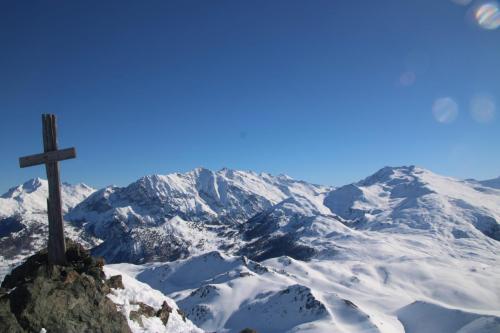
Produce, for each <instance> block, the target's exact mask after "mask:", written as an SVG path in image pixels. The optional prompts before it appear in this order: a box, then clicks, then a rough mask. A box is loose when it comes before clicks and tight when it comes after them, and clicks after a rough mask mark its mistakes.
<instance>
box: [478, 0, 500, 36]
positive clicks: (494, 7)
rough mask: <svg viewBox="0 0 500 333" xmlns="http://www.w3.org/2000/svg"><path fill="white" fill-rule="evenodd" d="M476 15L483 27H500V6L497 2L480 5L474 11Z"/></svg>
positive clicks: (490, 28) (492, 28) (491, 28)
mask: <svg viewBox="0 0 500 333" xmlns="http://www.w3.org/2000/svg"><path fill="white" fill-rule="evenodd" d="M474 17H475V19H476V22H477V24H479V26H480V27H481V28H483V29H487V30H494V29H496V28H498V27H500V7H499V6H498V4H497V3H495V2H489V3H485V4H483V5H481V6H479V7H478V8H477V9H476V11H475V13H474Z"/></svg>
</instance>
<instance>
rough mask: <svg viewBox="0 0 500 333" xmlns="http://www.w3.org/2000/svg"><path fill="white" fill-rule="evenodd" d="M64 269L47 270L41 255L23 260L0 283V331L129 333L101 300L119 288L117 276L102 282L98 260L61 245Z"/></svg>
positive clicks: (106, 301)
mask: <svg viewBox="0 0 500 333" xmlns="http://www.w3.org/2000/svg"><path fill="white" fill-rule="evenodd" d="M66 258H67V260H68V264H67V265H66V266H51V265H48V262H47V252H46V251H41V252H38V253H36V254H34V255H33V256H31V257H29V258H28V259H27V260H26V262H25V263H23V264H22V265H21V266H19V267H17V268H15V269H14V270H13V271H12V272H11V273H10V274H9V275H7V276H6V277H5V279H4V281H3V282H2V285H1V289H0V332H13V333H14V332H40V331H41V330H42V328H44V329H45V330H46V331H47V332H67V333H72V332H75V333H76V332H102V333H106V332H130V328H129V327H128V324H127V320H126V318H125V317H124V316H123V314H121V313H120V312H118V311H117V308H116V306H115V304H114V303H113V302H112V301H111V300H109V299H108V298H107V297H106V295H107V294H108V293H109V292H110V288H120V287H121V288H123V284H122V282H121V276H118V277H111V278H110V279H109V280H108V281H105V275H104V272H103V270H102V266H103V265H104V261H102V260H98V259H95V258H93V257H91V256H90V255H89V253H88V251H86V250H85V249H84V248H83V247H82V246H80V245H78V244H75V243H73V242H71V241H67V250H66Z"/></svg>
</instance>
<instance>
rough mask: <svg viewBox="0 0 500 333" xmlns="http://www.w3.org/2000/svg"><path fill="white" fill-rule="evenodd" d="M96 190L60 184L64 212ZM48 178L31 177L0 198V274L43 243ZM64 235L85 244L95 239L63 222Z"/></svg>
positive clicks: (46, 225) (45, 225)
mask: <svg viewBox="0 0 500 333" xmlns="http://www.w3.org/2000/svg"><path fill="white" fill-rule="evenodd" d="M94 191H95V190H94V189H93V188H91V187H89V186H87V185H85V184H77V185H70V184H66V183H64V184H62V186H61V195H62V203H63V210H64V212H68V211H69V210H70V209H71V208H72V207H74V206H76V205H77V204H78V203H80V202H81V201H83V200H84V199H85V198H87V197H88V196H89V195H90V194H92V193H93V192H94ZM47 197H48V184H47V181H46V180H44V179H40V178H34V179H30V180H28V181H27V182H25V183H24V184H22V185H19V186H16V187H13V188H11V189H9V190H8V191H7V192H6V193H5V194H3V195H2V196H1V197H0V249H1V251H0V276H3V275H4V274H5V271H6V270H7V269H8V268H9V266H11V264H16V263H18V262H19V260H21V259H22V258H24V257H26V256H28V255H30V254H32V253H34V252H36V251H38V250H40V249H41V248H43V247H44V246H46V241H47V237H48V222H47ZM65 232H66V235H67V236H68V237H70V238H73V239H75V240H78V241H79V242H81V243H85V244H86V245H87V246H91V245H94V244H95V241H96V240H92V239H91V238H88V237H85V235H82V233H81V231H80V230H79V228H74V227H73V226H72V225H69V224H68V225H66V228H65Z"/></svg>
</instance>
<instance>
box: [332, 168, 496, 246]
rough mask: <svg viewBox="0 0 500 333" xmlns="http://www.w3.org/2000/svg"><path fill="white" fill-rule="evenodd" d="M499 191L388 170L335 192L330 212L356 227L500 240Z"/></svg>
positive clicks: (423, 172)
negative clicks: (484, 237) (482, 236)
mask: <svg viewBox="0 0 500 333" xmlns="http://www.w3.org/2000/svg"><path fill="white" fill-rule="evenodd" d="M499 196H500V191H497V190H493V189H490V188H484V187H481V186H479V185H474V184H471V183H469V182H467V181H460V180H457V179H453V178H449V177H444V176H440V175H436V174H434V173H432V172H430V171H428V170H425V169H421V168H417V167H413V166H411V167H401V168H384V169H381V170H380V171H378V172H377V173H375V174H374V175H372V176H370V177H368V178H366V179H364V180H362V181H360V182H358V183H355V184H350V185H347V186H343V187H341V188H338V189H335V190H334V191H331V192H330V193H329V194H328V195H327V196H326V198H325V205H326V206H327V207H329V208H330V210H331V211H332V212H333V213H335V214H337V215H338V216H340V217H342V218H343V219H345V220H347V221H349V224H350V225H351V226H352V227H354V228H356V229H367V230H382V229H388V230H387V231H390V232H398V233H405V232H409V231H411V232H419V231H421V232H422V233H426V234H428V233H435V234H437V235H439V236H440V237H443V238H464V237H474V238H478V237H479V238H480V235H478V232H480V233H482V234H484V235H485V236H487V237H490V238H492V239H495V240H497V241H499V240H500V227H499V223H498V221H500V201H499Z"/></svg>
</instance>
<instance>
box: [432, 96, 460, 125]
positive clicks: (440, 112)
mask: <svg viewBox="0 0 500 333" xmlns="http://www.w3.org/2000/svg"><path fill="white" fill-rule="evenodd" d="M432 114H433V115H434V118H435V119H436V120H437V121H438V122H440V123H442V124H449V123H451V122H453V121H454V120H455V119H456V118H457V115H458V104H457V102H455V101H454V100H453V98H451V97H442V98H438V99H437V100H436V101H434V104H433V105H432Z"/></svg>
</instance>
